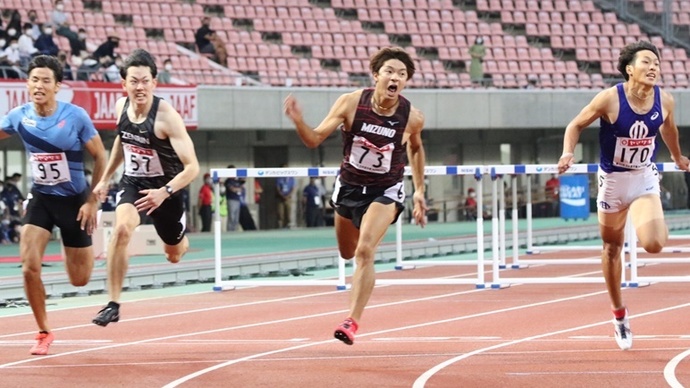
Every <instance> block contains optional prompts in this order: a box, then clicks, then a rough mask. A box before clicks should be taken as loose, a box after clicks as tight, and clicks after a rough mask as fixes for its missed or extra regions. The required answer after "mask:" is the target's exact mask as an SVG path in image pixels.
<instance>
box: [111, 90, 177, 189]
mask: <svg viewBox="0 0 690 388" xmlns="http://www.w3.org/2000/svg"><path fill="white" fill-rule="evenodd" d="M160 100H161V98H160V97H156V96H154V97H153V104H152V105H151V110H150V111H149V114H148V117H147V118H146V120H144V122H142V123H140V124H135V123H132V122H131V121H130V120H129V117H128V116H127V107H129V98H128V99H127V101H125V106H124V108H123V109H122V115H121V116H120V121H119V122H118V124H117V132H118V134H119V135H120V141H121V142H122V149H123V152H124V158H125V171H124V174H123V175H122V181H121V182H122V183H123V184H130V185H134V186H135V187H139V188H142V189H158V188H161V187H163V186H165V185H167V184H168V182H170V180H172V179H173V178H174V177H175V176H176V175H177V174H178V173H179V172H180V171H182V170H183V168H184V166H183V165H182V162H181V161H180V159H179V157H178V156H177V154H176V153H175V150H174V149H173V147H172V145H171V144H170V139H159V138H158V137H156V135H155V133H154V131H153V129H154V124H155V122H156V114H157V113H158V105H159V103H160Z"/></svg>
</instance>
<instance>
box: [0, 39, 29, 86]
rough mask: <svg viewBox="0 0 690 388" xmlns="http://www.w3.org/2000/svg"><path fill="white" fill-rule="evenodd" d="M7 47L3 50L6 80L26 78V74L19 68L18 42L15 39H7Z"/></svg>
mask: <svg viewBox="0 0 690 388" xmlns="http://www.w3.org/2000/svg"><path fill="white" fill-rule="evenodd" d="M8 40H9V45H8V46H7V48H5V51H4V52H3V54H4V59H2V61H3V66H5V73H6V74H7V78H26V74H25V73H24V72H23V71H22V69H21V68H20V56H19V42H18V41H17V38H9V39H8Z"/></svg>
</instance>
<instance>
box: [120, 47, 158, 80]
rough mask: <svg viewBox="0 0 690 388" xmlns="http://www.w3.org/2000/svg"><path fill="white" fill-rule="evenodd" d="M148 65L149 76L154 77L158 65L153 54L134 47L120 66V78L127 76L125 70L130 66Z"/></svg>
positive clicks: (156, 73)
mask: <svg viewBox="0 0 690 388" xmlns="http://www.w3.org/2000/svg"><path fill="white" fill-rule="evenodd" d="M139 66H144V67H148V68H149V70H151V76H152V77H153V78H154V79H155V78H156V76H157V75H158V67H156V61H155V60H154V59H153V56H152V55H151V54H150V53H149V52H148V51H146V50H144V49H136V50H134V51H132V53H131V54H129V56H128V57H127V59H125V63H124V64H123V65H122V67H121V68H120V76H121V77H122V79H125V78H127V70H128V69H129V68H130V67H139Z"/></svg>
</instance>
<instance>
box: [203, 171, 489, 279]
mask: <svg viewBox="0 0 690 388" xmlns="http://www.w3.org/2000/svg"><path fill="white" fill-rule="evenodd" d="M480 167H481V166H473V167H467V166H427V167H426V168H425V171H424V174H425V176H426V175H451V176H452V175H457V174H458V171H460V172H461V173H465V172H468V173H471V174H473V175H475V178H476V177H479V179H480V178H481V175H482V173H483V170H482V169H481V168H480ZM468 168H469V170H468ZM338 172H339V168H337V167H301V168H300V167H298V168H222V169H211V172H210V173H211V177H212V180H213V185H214V194H215V195H214V201H215V206H216V208H219V206H220V180H221V178H277V177H285V176H292V177H328V176H331V177H334V176H336V175H338ZM405 174H406V175H411V171H410V169H409V167H408V168H406V170H405ZM478 187H481V186H480V185H479V186H478ZM479 218H481V217H478V220H479ZM482 221H483V220H482ZM479 232H481V233H483V228H480V229H478V233H479ZM397 233H398V234H399V237H398V238H396V243H397V244H398V247H397V258H396V261H397V262H398V263H402V237H400V230H398V232H397ZM480 241H481V242H482V243H483V235H482V238H481V239H480V240H478V244H481V243H480ZM221 248H222V247H221V219H220V212H216V213H215V216H214V251H215V253H214V264H215V265H214V272H215V277H214V286H213V290H214V291H222V290H225V289H234V288H236V287H250V286H335V287H336V289H345V288H347V286H348V285H347V284H346V283H345V263H344V262H345V261H344V260H343V259H339V260H338V269H339V270H338V272H339V275H338V278H337V279H313V280H304V279H299V280H272V279H271V280H269V279H260V280H256V279H254V280H252V279H247V280H223V276H222V269H223V268H222V267H223V265H222V260H223V258H222V254H221ZM481 248H482V249H481V250H479V249H478V252H482V253H483V250H484V249H483V245H482V246H481ZM481 257H482V260H483V255H481ZM448 263H450V262H448ZM452 263H453V264H455V265H457V264H458V262H452ZM437 264H438V262H437V263H436V264H434V265H437ZM476 264H477V268H478V271H477V276H476V278H463V279H446V278H444V279H439V278H434V279H377V280H376V284H377V285H383V284H390V285H393V284H399V285H429V284H431V285H436V284H438V285H442V284H448V285H456V284H474V285H475V286H476V287H477V288H483V287H484V279H483V276H484V270H483V269H484V268H483V267H484V263H483V261H482V262H481V263H480V262H479V261H478V262H477V263H476ZM400 265H401V266H402V264H400ZM429 265H431V264H429Z"/></svg>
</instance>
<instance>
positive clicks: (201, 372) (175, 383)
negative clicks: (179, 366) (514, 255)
mask: <svg viewBox="0 0 690 388" xmlns="http://www.w3.org/2000/svg"><path fill="white" fill-rule="evenodd" d="M604 293H606V291H598V292H593V293H588V294H581V295H576V296H571V297H566V298H559V299H553V300H548V301H542V302H537V303H530V304H526V305H521V306H513V307H508V308H504V309H499V310H492V311H487V312H482V313H477V314H471V315H464V316H461V317H455V318H449V319H443V320H439V321H431V322H424V323H419V324H415V325H408V326H402V327H397V328H393V329H386V330H380V331H376V332H371V333H366V334H362V335H359V336H358V338H359V337H367V336H369V337H370V336H374V335H380V334H384V333H392V332H397V331H402V330H409V329H417V328H421V327H427V326H432V325H438V324H443V323H451V322H457V321H461V320H466V319H471V318H477V317H483V316H488V315H494V314H500V313H504V312H508V311H516V310H522V309H526V308H531V307H537V306H543V305H548V304H554V303H560V302H564V301H571V300H576V299H583V298H588V297H592V296H598V295H601V294H604ZM333 341H337V340H329V341H321V342H315V343H311V344H304V345H299V346H293V347H289V348H284V349H276V350H272V351H268V352H264V353H256V354H253V355H251V356H247V357H242V358H237V359H234V360H228V361H227V362H224V363H221V364H218V365H214V366H212V367H209V368H206V369H202V370H199V371H196V372H194V373H191V374H189V375H187V376H184V377H181V378H179V379H177V380H175V381H173V382H171V383H169V384H167V385H165V386H163V388H173V387H177V386H179V385H180V384H183V383H185V382H187V381H189V380H192V379H194V378H197V377H199V376H201V375H204V374H206V373H209V372H213V371H215V370H217V369H221V368H224V367H226V366H230V365H233V364H237V363H240V362H244V361H248V360H252V359H255V358H260V357H264V356H269V355H273V354H278V353H284V352H289V351H293V350H298V349H302V348H306V347H310V346H315V345H321V344H326V343H332V342H333ZM0 367H2V366H1V365H0Z"/></svg>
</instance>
